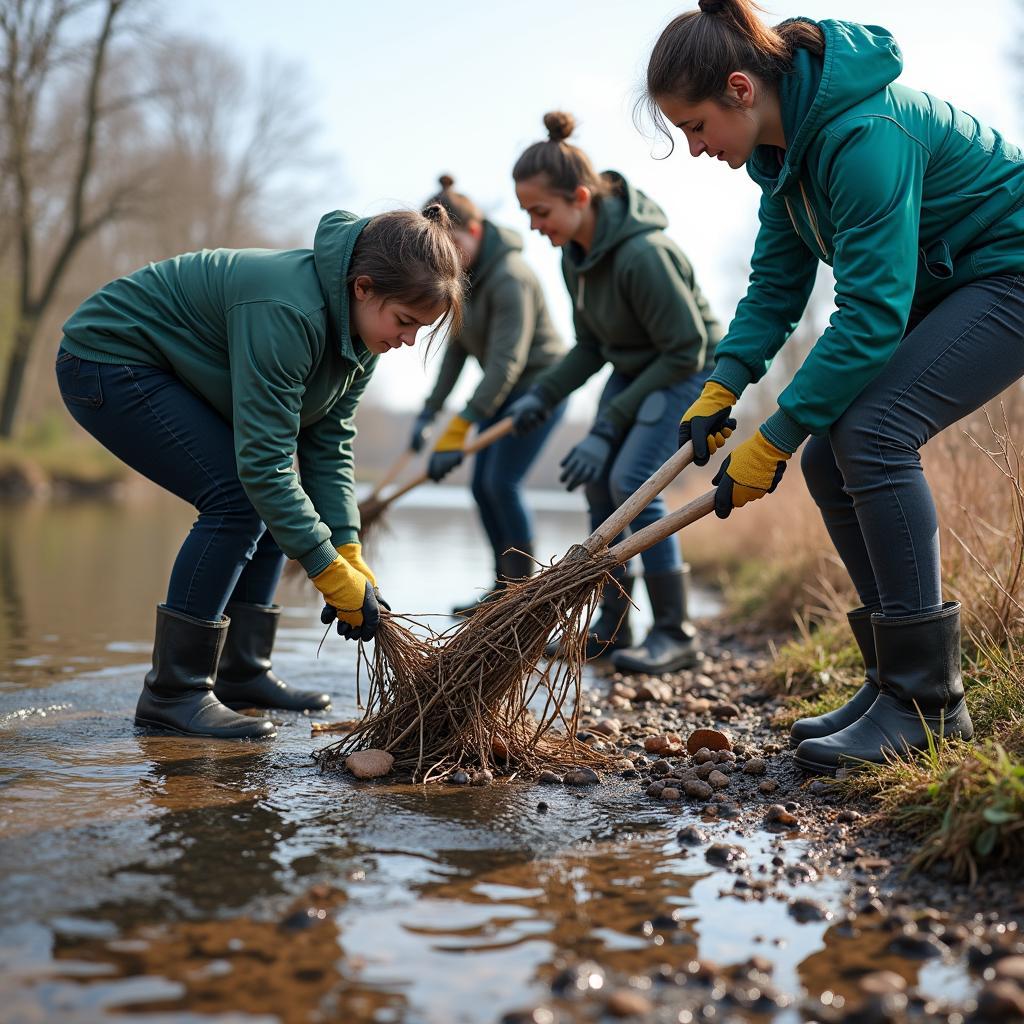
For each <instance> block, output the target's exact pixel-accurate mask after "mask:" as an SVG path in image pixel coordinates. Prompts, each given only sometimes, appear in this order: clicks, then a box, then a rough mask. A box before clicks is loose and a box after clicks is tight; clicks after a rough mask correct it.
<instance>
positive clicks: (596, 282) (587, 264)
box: [534, 171, 722, 430]
mask: <svg viewBox="0 0 1024 1024" xmlns="http://www.w3.org/2000/svg"><path fill="white" fill-rule="evenodd" d="M603 176H604V177H605V178H607V179H609V180H610V181H611V182H612V183H613V184H614V186H615V191H614V193H613V194H612V195H610V196H608V197H606V198H605V199H603V200H602V201H601V203H600V204H599V205H598V207H597V227H596V229H595V231H594V241H593V245H592V246H591V248H590V251H589V252H586V253H584V252H583V250H582V249H581V248H580V247H579V246H578V245H576V244H575V243H570V244H569V245H567V246H565V247H564V249H563V250H562V275H563V276H564V278H565V283H566V287H567V288H568V289H569V294H570V296H571V297H572V301H573V323H574V325H575V328H576V345H575V346H574V347H573V348H572V349H570V350H569V352H568V354H567V355H566V356H565V358H564V359H563V360H562V361H561V362H560V363H558V364H556V365H555V366H553V367H552V368H551V369H550V370H547V371H545V372H544V373H543V374H541V376H540V377H538V378H537V380H536V381H535V382H534V387H535V388H536V389H537V390H539V391H540V392H541V394H542V395H544V397H545V398H546V399H547V400H548V401H549V402H550V403H551V404H552V405H554V404H556V403H557V402H560V401H561V400H562V399H563V398H565V397H566V396H567V395H569V394H571V393H572V392H573V391H575V390H576V389H577V388H578V387H580V386H581V385H582V384H583V383H584V382H585V381H587V380H588V379H589V378H590V377H592V376H593V375H594V374H595V373H597V371H598V370H600V369H601V368H602V367H603V366H604V365H605V364H606V363H611V364H612V366H613V367H614V368H615V369H616V370H617V371H618V372H619V373H622V374H624V375H625V376H627V377H632V378H633V380H632V381H631V383H630V384H629V385H628V386H627V387H626V388H624V389H623V391H622V392H621V393H620V394H619V395H617V396H616V397H615V399H613V400H612V401H611V402H610V403H609V404H608V407H607V409H606V410H605V415H606V417H607V418H608V420H609V421H610V422H611V424H612V425H613V426H615V427H617V428H618V429H619V430H627V429H628V428H629V427H630V426H632V424H633V420H634V419H635V418H636V414H637V410H638V409H639V408H640V405H641V404H642V402H643V400H644V399H645V398H646V397H647V396H648V395H649V394H650V393H651V392H653V391H657V390H658V389H659V388H665V387H668V386H670V385H672V384H676V383H678V382H679V381H681V380H685V379H686V378H687V377H689V376H690V375H692V374H694V373H697V372H699V371H700V370H702V369H703V368H704V365H705V363H706V362H707V361H708V360H710V358H711V356H712V355H713V353H714V351H715V345H716V343H717V341H718V339H719V338H720V337H721V336H722V331H721V328H720V326H719V324H718V321H717V320H716V319H715V318H714V316H712V314H711V310H710V308H709V306H708V303H707V301H706V300H705V298H704V295H703V293H702V292H701V290H700V287H699V286H698V284H697V280H696V277H695V275H694V272H693V268H692V267H691V266H690V263H689V261H688V260H687V259H686V257H685V256H684V255H683V254H682V252H681V251H680V249H679V247H678V246H677V245H676V244H675V242H673V241H672V239H670V238H669V237H668V235H666V234H665V230H664V229H665V228H666V227H667V226H668V218H667V217H666V216H665V213H664V211H663V210H662V209H661V207H660V206H658V204H657V203H655V202H654V201H653V200H652V199H649V198H648V197H647V196H646V195H644V193H643V192H641V191H640V190H639V189H636V188H633V186H632V185H630V184H629V182H628V181H626V179H625V178H623V177H622V175H621V174H618V173H617V172H616V171H606V172H605V173H604V175H603Z"/></svg>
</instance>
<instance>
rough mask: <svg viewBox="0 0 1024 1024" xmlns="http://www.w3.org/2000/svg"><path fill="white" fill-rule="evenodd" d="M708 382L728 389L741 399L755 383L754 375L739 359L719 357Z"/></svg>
mask: <svg viewBox="0 0 1024 1024" xmlns="http://www.w3.org/2000/svg"><path fill="white" fill-rule="evenodd" d="M708 380H713V381H714V382H715V383H716V384H721V385H722V387H724V388H728V389H729V390H730V391H731V392H732V393H733V394H734V395H735V396H736V397H737V398H739V397H740V395H742V394H743V389H744V388H745V387H746V386H747V385H748V384H751V383H753V380H754V375H753V374H752V373H751V372H750V370H748V369H747V368H746V366H745V365H744V364H743V363H741V362H740V361H739V360H738V359H733V357H732V356H719V357H718V359H717V360H716V361H715V369H714V371H713V372H712V374H711V376H710V377H708Z"/></svg>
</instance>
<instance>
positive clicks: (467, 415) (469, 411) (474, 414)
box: [459, 405, 487, 424]
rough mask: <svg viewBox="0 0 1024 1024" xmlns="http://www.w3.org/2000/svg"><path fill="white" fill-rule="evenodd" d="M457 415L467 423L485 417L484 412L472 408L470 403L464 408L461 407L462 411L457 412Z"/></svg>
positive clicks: (474, 422) (476, 421)
mask: <svg viewBox="0 0 1024 1024" xmlns="http://www.w3.org/2000/svg"><path fill="white" fill-rule="evenodd" d="M459 415H460V416H461V417H462V418H463V419H464V420H465V421H466V422H467V423H473V424H476V423H479V422H480V421H481V420H485V419H487V416H486V414H484V413H482V412H480V410H479V409H474V408H473V406H472V405H467V406H466V408H465V409H463V410H462V412H460V413H459Z"/></svg>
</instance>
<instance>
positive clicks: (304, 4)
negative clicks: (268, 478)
mask: <svg viewBox="0 0 1024 1024" xmlns="http://www.w3.org/2000/svg"><path fill="white" fill-rule="evenodd" d="M692 6H695V0H694V2H693V3H689V2H687V3H684V4H682V5H680V4H675V3H670V2H665V0H630V2H625V0H619V2H616V3H612V2H610V0H586V2H584V0H576V2H570V0H517V2H516V3H501V2H499V3H488V2H486V0H448V2H446V3H444V4H428V3H424V2H423V0H378V2H376V3H372V2H365V0H364V2H362V3H359V4H355V3H353V2H352V0H341V2H337V0H289V2H288V3H281V2H280V0H217V2H211V0H175V3H174V4H173V5H172V4H169V3H168V4H166V7H165V10H166V14H165V17H166V19H167V21H168V22H169V23H170V24H172V25H175V26H180V27H182V28H186V29H188V30H189V31H191V32H195V33H199V34H204V35H208V36H211V37H214V38H216V39H218V40H219V41H220V42H222V43H223V44H224V45H225V46H227V47H229V48H230V49H232V50H233V51H234V52H236V53H238V54H239V55H240V56H242V57H243V58H244V59H246V60H247V61H248V62H250V64H251V65H252V66H256V65H257V64H258V62H259V60H260V58H261V57H262V56H263V55H264V54H266V53H273V54H275V55H278V56H280V57H283V58H285V59H289V60H294V61H297V62H299V63H301V64H302V65H303V66H304V68H305V70H306V73H307V75H308V78H309V80H310V82H311V85H312V87H313V90H314V95H313V110H312V111H311V113H312V115H313V116H314V117H315V118H316V119H317V120H318V121H319V122H320V124H321V126H322V133H321V135H320V137H319V140H318V141H319V143H320V145H321V147H322V149H323V150H324V151H325V152H326V153H327V154H328V155H331V156H333V157H335V158H336V160H337V166H338V167H339V170H340V172H341V173H340V174H339V175H338V182H339V183H338V185H337V187H335V188H332V189H330V190H329V191H328V192H326V193H325V194H323V196H322V202H320V203H319V204H318V206H319V209H320V211H326V210H329V209H334V208H336V207H342V208H347V209H351V210H355V211H358V212H360V213H374V212H379V211H381V210H385V209H389V208H392V207H394V206H396V205H419V204H420V203H421V202H422V201H423V200H424V199H425V198H426V197H427V196H428V195H430V194H431V193H432V192H433V191H435V189H436V179H437V176H438V174H439V173H441V172H442V171H446V172H450V173H451V174H452V175H453V176H454V177H455V179H456V182H457V184H456V187H457V188H458V189H459V190H460V191H464V192H466V193H467V194H468V195H470V196H471V197H473V198H474V199H475V200H476V202H477V203H478V204H479V205H481V206H482V207H483V208H484V210H485V212H486V213H487V214H488V216H490V217H491V218H492V219H493V220H495V221H497V222H499V223H501V224H505V225H508V226H510V227H513V228H516V229H518V230H519V231H521V232H522V233H523V234H524V236H525V235H528V231H527V225H526V222H525V216H524V215H523V214H522V213H521V211H520V210H519V208H518V206H517V204H516V200H515V194H514V192H513V189H512V183H511V175H510V172H511V167H512V164H513V163H514V162H515V160H516V158H517V157H518V155H519V154H520V153H521V152H522V150H523V149H524V148H525V147H526V146H527V145H529V144H530V143H531V142H535V141H536V140H538V139H539V138H541V137H543V134H544V132H543V126H542V124H541V117H542V115H543V114H544V112H545V111H547V110H550V109H556V108H560V109H565V110H568V111H570V112H572V113H573V114H574V115H575V116H576V118H577V122H578V125H579V128H578V133H577V135H576V136H575V137H574V141H575V142H576V143H577V144H578V145H580V146H582V147H583V148H584V149H586V151H587V152H588V153H589V154H590V156H591V159H592V160H593V161H594V163H595V165H596V166H597V167H598V168H599V169H603V168H607V167H612V168H615V169H616V170H619V171H621V172H622V173H623V174H625V175H626V176H627V177H628V178H630V179H631V180H632V181H633V182H634V183H635V184H636V185H638V186H639V187H640V188H642V189H643V190H644V191H645V192H647V193H648V194H649V195H651V196H652V197H653V198H654V199H656V200H657V202H659V203H660V204H661V205H662V207H664V209H665V211H666V212H667V214H668V217H669V222H670V228H669V231H670V233H671V234H672V235H673V237H674V238H675V239H676V240H677V241H678V242H679V244H680V245H681V246H682V248H683V250H684V251H685V252H686V253H687V255H688V256H689V258H690V259H691V261H692V262H693V264H694V266H695V267H696V270H697V274H698V279H699V280H700V282H701V285H702V287H703V288H704V290H705V291H706V292H707V294H708V295H709V297H710V299H711V302H712V305H713V308H714V309H715V311H716V313H717V315H718V316H719V317H720V318H721V319H722V320H723V322H726V323H727V322H728V321H729V319H730V318H731V316H732V312H733V309H734V307H735V304H736V302H737V300H738V299H739V298H740V296H741V295H742V293H743V291H744V288H745V284H746V279H745V278H746V261H747V258H748V255H749V252H750V249H751V246H752V243H753V237H754V233H755V230H756V209H757V200H758V190H757V188H756V186H754V184H753V183H752V182H751V181H750V179H749V178H748V177H747V175H746V172H745V171H743V170H739V171H730V170H729V169H728V168H726V167H725V166H724V165H722V164H719V163H713V162H712V161H711V160H708V159H707V158H704V159H700V160H693V159H691V158H690V156H689V154H688V153H687V152H686V149H685V146H683V147H682V148H681V149H678V150H677V152H676V153H675V154H674V155H673V156H672V157H671V158H669V159H668V160H663V161H658V160H654V159H652V157H651V144H650V142H649V140H648V139H646V138H644V137H643V136H641V135H640V134H639V133H638V132H637V131H636V130H635V129H634V127H633V124H632V120H631V112H632V103H633V98H634V96H635V95H636V89H637V85H638V83H639V82H640V81H641V80H642V72H643V69H644V67H645V65H646V59H647V56H648V55H649V52H650V48H651V46H652V44H653V42H654V40H655V39H656V38H657V35H658V34H659V32H660V31H661V29H662V28H663V27H664V25H665V24H666V23H667V22H668V21H669V20H670V18H671V17H673V16H674V15H675V14H677V13H679V12H680V11H682V10H687V9H690V8H691V7H692ZM766 6H769V11H770V13H769V14H767V15H766V17H767V18H768V19H769V20H770V21H772V22H773V23H774V22H775V21H779V20H782V19H783V18H786V17H791V16H793V15H797V14H802V15H805V16H807V17H811V18H815V19H823V18H840V19H848V20H856V21H860V22H865V23H872V24H880V25H884V26H885V27H886V28H888V29H889V30H890V31H892V32H893V33H894V35H895V37H896V39H897V41H898V42H899V43H900V45H901V47H902V48H903V52H904V59H905V70H904V73H903V76H902V79H901V81H902V82H904V83H905V84H907V85H911V86H914V87H916V88H921V89H924V90H926V91H928V92H931V93H933V94H935V95H937V96H939V97H941V98H943V99H947V100H949V101H950V102H952V103H953V104H954V105H955V106H958V107H960V108H962V109H964V110H967V111H969V112H970V113H972V114H974V115H975V116H977V117H978V118H980V119H981V120H983V121H986V122H988V123H990V124H991V125H992V126H993V127H995V128H997V129H999V130H1001V131H1003V132H1004V133H1005V134H1006V135H1008V136H1009V138H1010V139H1011V140H1014V141H1020V140H1021V139H1022V137H1024V111H1022V110H1021V109H1020V104H1021V101H1022V98H1024V88H1022V78H1024V76H1022V75H1021V74H1020V73H1019V72H1018V71H1016V70H1015V69H1014V66H1013V57H1012V54H1013V50H1014V47H1015V44H1016V42H1017V40H1018V39H1019V38H1020V35H1021V29H1022V23H1024V5H1021V4H1017V3H1015V2H1014V0H975V2H974V3H972V4H966V3H964V2H963V0H898V2H894V0H856V3H854V2H852V0H804V2H802V3H799V4H797V3H790V2H784V3H783V2H777V3H771V4H770V5H769V4H767V3H766ZM316 219H317V216H316V213H315V212H314V211H311V210H308V209H303V210H301V211H296V215H295V223H294V224H288V225H282V228H287V229H288V230H289V231H291V230H295V231H296V232H298V235H299V237H308V238H309V239H312V232H313V229H314V227H315V224H316ZM526 255H527V258H528V260H529V261H530V263H531V264H532V266H533V267H534V268H535V270H536V271H537V273H538V274H539V275H540V278H541V280H542V282H543V284H544V287H545V290H546V292H547V297H548V302H549V305H550V307H551V309H552V312H553V314H554V316H555V319H556V322H557V324H558V325H559V327H560V328H561V330H562V331H563V333H564V335H565V337H566V340H567V341H571V333H570V330H571V327H570V313H569V301H568V297H567V296H566V293H565V289H564V286H563V284H562V280H561V274H560V273H559V270H558V262H559V260H558V257H559V252H558V250H555V249H552V248H551V247H550V246H549V245H548V243H547V242H546V241H545V240H544V239H542V238H540V237H539V236H536V235H535V236H532V237H528V239H527V248H526ZM437 366H438V362H437V361H436V360H432V361H431V362H429V363H428V365H427V369H426V373H424V368H423V364H422V359H421V356H420V354H419V352H418V351H417V350H406V351H403V352H401V353H399V352H395V353H389V354H388V355H387V356H385V357H384V358H383V359H382V360H381V363H380V366H379V369H378V371H377V374H376V375H375V379H374V381H373V384H372V386H371V389H370V393H371V394H372V396H373V398H374V399H375V400H376V401H378V402H380V403H384V404H388V405H391V406H393V407H395V408H418V407H419V406H420V404H421V403H422V400H423V398H424V397H425V395H426V393H427V391H428V390H429V386H430V383H431V381H432V380H433V377H434V375H435V374H436V370H437ZM465 376H466V377H467V380H466V382H465V383H464V386H463V388H462V389H461V390H462V393H464V392H465V391H466V389H467V388H468V386H469V384H470V383H471V382H472V378H471V377H470V376H469V374H468V373H467V374H465ZM590 402H592V389H591V391H589V392H587V393H586V394H585V395H583V396H582V397H581V398H580V399H578V400H577V402H576V403H575V405H574V410H575V412H576V413H577V414H580V415H582V414H583V412H584V407H585V405H587V404H589V403H590ZM449 404H450V405H452V404H453V403H449Z"/></svg>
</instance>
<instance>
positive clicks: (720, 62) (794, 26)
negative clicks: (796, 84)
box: [634, 0, 825, 142]
mask: <svg viewBox="0 0 1024 1024" xmlns="http://www.w3.org/2000/svg"><path fill="white" fill-rule="evenodd" d="M698 7H699V10H696V11H687V12H686V13H685V14H680V15H679V16H678V17H676V18H674V19H673V20H672V21H671V22H669V24H668V25H667V27H666V28H665V30H664V31H663V32H662V33H661V35H660V36H659V38H658V41H657V42H656V43H655V44H654V49H653V50H652V51H651V57H650V60H649V61H648V62H647V79H646V83H645V89H644V95H643V96H642V97H641V99H640V100H639V102H638V103H637V107H636V110H635V111H634V120H635V121H636V122H637V123H638V126H639V122H640V120H641V117H642V115H643V114H645V113H646V115H647V116H648V117H650V119H651V120H652V121H653V123H654V126H655V129H656V130H657V131H658V132H659V133H660V134H663V135H665V136H666V137H667V138H668V139H669V141H670V142H671V140H672V136H671V133H670V132H669V129H668V126H667V125H666V124H665V119H664V117H663V116H662V113H661V111H660V109H659V108H658V104H657V99H658V97H668V96H671V97H674V98H679V99H682V100H685V101H686V102H687V103H700V102H702V101H703V100H707V99H714V100H719V99H720V98H721V97H722V96H723V95H724V93H725V89H726V81H727V79H728V77H729V75H731V74H732V73H733V72H734V71H745V72H747V73H748V74H753V75H756V76H757V77H758V78H760V79H761V80H762V81H765V82H767V83H768V84H770V85H773V86H774V85H776V84H777V83H778V81H779V79H780V78H781V77H782V76H783V75H784V74H786V73H787V72H788V71H789V70H790V69H791V68H792V66H793V56H794V54H795V53H796V51H797V50H798V49H805V50H810V51H811V53H814V54H817V55H819V56H820V55H821V54H822V53H824V49H825V40H824V36H823V35H822V32H821V29H820V28H818V26H817V25H815V24H814V23H813V22H810V21H805V20H803V19H793V20H790V21H784V22H782V24H780V25H777V26H776V27H775V28H772V27H770V26H769V25H766V24H765V23H764V22H763V21H761V19H760V18H759V17H758V16H757V11H758V10H760V8H759V7H758V6H757V5H756V4H755V3H753V0H699V2H698Z"/></svg>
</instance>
